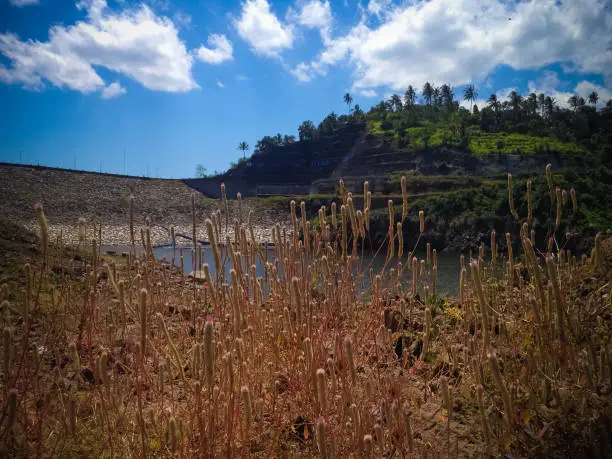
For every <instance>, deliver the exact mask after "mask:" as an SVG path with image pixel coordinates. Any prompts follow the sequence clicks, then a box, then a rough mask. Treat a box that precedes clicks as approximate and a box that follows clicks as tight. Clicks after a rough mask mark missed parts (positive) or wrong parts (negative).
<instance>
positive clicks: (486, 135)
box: [254, 83, 612, 158]
mask: <svg viewBox="0 0 612 459" xmlns="http://www.w3.org/2000/svg"><path fill="white" fill-rule="evenodd" d="M462 96H463V99H464V100H466V101H468V102H470V105H471V109H470V110H468V109H466V108H464V107H461V106H460V105H459V101H458V100H457V96H456V95H455V92H454V90H453V88H452V87H451V86H450V85H447V84H443V85H442V86H440V87H439V88H438V87H434V86H432V85H431V84H430V83H426V84H425V85H424V87H423V89H422V93H421V97H420V98H419V97H418V94H417V92H416V90H415V88H413V87H412V86H409V87H408V89H407V90H406V93H405V94H404V97H403V98H402V97H401V96H400V95H398V94H394V95H393V96H391V97H390V98H389V99H388V100H383V101H381V102H380V103H378V104H377V105H375V106H373V107H372V108H371V109H370V110H369V111H368V112H367V113H366V112H364V111H362V110H361V108H360V106H359V105H355V106H354V107H353V106H352V101H353V99H352V96H351V95H350V94H348V93H347V94H345V96H344V101H345V102H346V103H347V106H348V112H349V113H348V115H337V114H336V113H334V112H331V113H330V114H329V115H327V116H326V117H325V118H324V119H323V120H322V121H321V122H320V123H319V125H318V126H315V124H314V123H313V122H312V121H310V120H308V121H304V122H303V123H302V124H301V125H300V126H299V128H298V133H299V140H300V141H308V140H315V139H317V138H319V137H322V136H327V135H331V134H333V133H334V130H335V129H337V128H338V127H339V126H341V125H345V124H349V123H354V122H366V124H367V127H368V130H369V132H371V133H373V134H377V135H384V136H387V137H391V138H392V139H393V140H394V141H395V142H397V144H398V146H399V147H409V148H415V149H420V148H428V147H437V146H452V147H456V148H461V149H464V150H465V151H468V152H471V153H474V154H478V155H482V154H487V153H513V154H534V153H546V152H558V153H561V154H587V153H594V154H596V155H598V156H601V155H605V157H606V158H610V152H611V151H612V150H611V149H612V137H611V134H612V100H610V101H608V102H607V103H606V104H605V106H604V107H603V108H602V109H601V110H597V109H596V105H597V103H598V102H599V96H598V94H597V93H596V92H593V93H592V94H590V96H589V98H588V99H589V100H588V104H587V101H585V100H584V99H583V98H582V97H579V96H572V97H571V98H570V99H569V100H568V101H567V105H569V106H570V107H571V108H563V107H562V106H561V105H559V103H560V102H561V101H557V100H555V99H554V98H553V97H550V96H545V95H544V94H535V93H531V94H529V95H527V96H525V97H523V96H521V95H520V94H519V93H517V92H516V91H512V92H511V93H510V94H509V96H508V99H507V100H505V101H501V100H499V99H498V97H497V96H496V95H495V94H492V95H491V96H490V97H489V98H488V100H487V103H486V106H481V107H478V105H476V104H473V102H474V101H476V100H477V97H478V92H477V91H476V88H475V87H474V86H471V85H470V86H467V87H466V88H465V90H464V93H463V95H462ZM419 102H420V103H419ZM295 140H296V139H295V138H294V137H293V136H287V135H285V136H282V135H281V134H276V135H274V136H264V137H263V138H261V139H260V140H259V141H258V142H257V144H256V145H255V149H254V151H255V153H258V152H265V151H267V150H268V149H270V148H272V147H275V146H282V145H287V144H290V143H293V142H295Z"/></svg>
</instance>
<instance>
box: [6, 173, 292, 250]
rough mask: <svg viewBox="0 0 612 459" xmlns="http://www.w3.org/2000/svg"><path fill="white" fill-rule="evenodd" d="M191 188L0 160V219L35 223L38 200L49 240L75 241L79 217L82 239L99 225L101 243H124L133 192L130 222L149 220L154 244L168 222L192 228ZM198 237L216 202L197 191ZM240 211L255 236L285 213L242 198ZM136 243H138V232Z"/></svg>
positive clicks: (166, 237)
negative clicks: (83, 229)
mask: <svg viewBox="0 0 612 459" xmlns="http://www.w3.org/2000/svg"><path fill="white" fill-rule="evenodd" d="M193 193H194V190H193V189H191V188H190V187H188V186H187V185H186V184H185V183H184V182H183V181H181V180H167V179H149V178H144V177H127V176H120V175H112V174H98V173H94V172H82V171H70V170H65V169H55V168H48V167H35V166H18V165H10V164H0V196H2V197H3V203H2V205H0V218H4V219H6V220H9V221H11V222H14V223H15V224H19V225H23V226H25V227H26V228H28V229H32V230H33V229H35V228H37V224H36V214H35V212H34V205H35V204H36V203H38V202H40V203H42V204H43V208H44V209H45V213H46V215H47V218H48V220H49V225H50V232H51V236H52V239H53V240H55V238H56V237H58V236H59V235H60V233H61V234H62V239H63V241H64V242H65V243H71V244H74V245H76V244H77V243H78V220H79V218H81V217H83V218H85V219H86V222H87V225H86V226H87V240H88V241H91V239H94V238H97V237H98V230H97V228H99V225H100V224H102V243H103V244H106V245H115V244H117V245H124V244H128V243H129V241H130V236H129V199H130V195H133V196H134V223H135V225H136V227H137V228H140V227H141V226H143V225H145V224H146V222H147V221H150V222H151V237H152V243H153V244H167V243H168V242H169V241H170V227H171V226H174V227H175V230H176V232H177V233H185V234H191V233H192V218H191V215H192V213H191V212H192V210H191V196H192V194H193ZM195 198H196V201H195V202H196V217H197V222H198V225H197V226H198V228H197V229H198V231H197V232H198V238H199V239H206V235H205V231H204V219H205V218H207V217H208V216H209V215H210V213H211V212H212V211H214V210H216V209H217V208H218V206H219V203H218V201H213V200H211V199H209V198H207V197H205V196H203V195H201V194H200V193H196V194H195ZM243 204H244V205H243V206H241V207H242V209H241V210H242V213H243V216H244V218H246V217H247V216H248V214H249V212H250V211H251V210H253V211H257V212H256V214H257V215H256V216H255V219H254V226H255V233H256V237H257V238H259V239H261V240H268V239H269V238H270V234H269V231H270V230H269V229H268V228H269V227H271V225H272V223H275V222H277V221H280V222H281V223H284V221H285V220H286V219H285V218H283V216H284V215H286V214H287V210H286V208H284V209H283V210H282V211H280V210H278V209H276V208H275V207H274V205H270V204H267V205H266V208H265V209H264V208H261V207H260V206H261V204H260V203H259V202H258V201H254V202H245V203H243ZM229 210H230V218H231V219H233V218H234V217H235V218H238V210H239V206H238V204H237V203H236V201H230V202H229ZM137 243H140V238H139V233H138V234H137Z"/></svg>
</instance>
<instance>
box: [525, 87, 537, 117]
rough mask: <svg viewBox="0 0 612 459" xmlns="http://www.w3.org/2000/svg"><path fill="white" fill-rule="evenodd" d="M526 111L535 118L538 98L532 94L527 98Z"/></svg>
mask: <svg viewBox="0 0 612 459" xmlns="http://www.w3.org/2000/svg"><path fill="white" fill-rule="evenodd" d="M527 111H528V112H529V113H530V114H531V115H533V116H535V114H536V113H537V111H538V96H537V95H536V94H535V93H534V92H532V93H531V94H529V97H528V98H527Z"/></svg>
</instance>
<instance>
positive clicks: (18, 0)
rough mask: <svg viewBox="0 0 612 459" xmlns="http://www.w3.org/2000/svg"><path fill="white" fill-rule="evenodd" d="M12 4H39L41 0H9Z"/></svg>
mask: <svg viewBox="0 0 612 459" xmlns="http://www.w3.org/2000/svg"><path fill="white" fill-rule="evenodd" d="M9 2H10V4H11V5H13V6H19V7H21V6H30V5H38V3H40V0H9Z"/></svg>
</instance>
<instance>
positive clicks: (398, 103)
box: [389, 94, 402, 112]
mask: <svg viewBox="0 0 612 459" xmlns="http://www.w3.org/2000/svg"><path fill="white" fill-rule="evenodd" d="M389 102H391V106H392V107H393V109H394V110H395V111H396V112H401V111H402V98H401V97H400V96H399V95H397V94H393V95H392V96H391V99H389Z"/></svg>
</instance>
